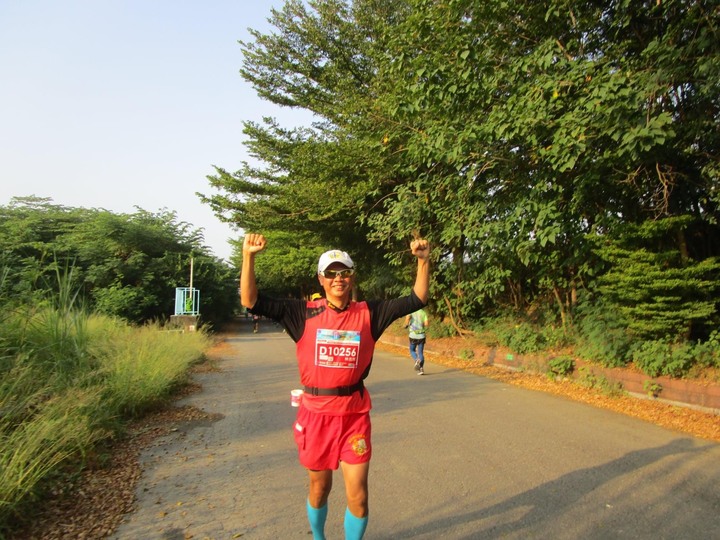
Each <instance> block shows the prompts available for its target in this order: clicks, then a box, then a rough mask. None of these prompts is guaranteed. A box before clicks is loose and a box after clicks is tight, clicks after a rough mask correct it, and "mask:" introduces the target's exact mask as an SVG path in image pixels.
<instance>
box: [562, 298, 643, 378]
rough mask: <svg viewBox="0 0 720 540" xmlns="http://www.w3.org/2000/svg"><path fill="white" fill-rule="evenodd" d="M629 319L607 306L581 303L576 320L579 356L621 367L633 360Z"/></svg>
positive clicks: (604, 304) (609, 365) (587, 302)
mask: <svg viewBox="0 0 720 540" xmlns="http://www.w3.org/2000/svg"><path fill="white" fill-rule="evenodd" d="M627 324H628V323H627V320H626V319H625V318H624V316H623V315H622V313H620V312H619V311H618V310H617V309H614V308H613V307H610V306H608V305H607V304H606V303H603V302H597V303H592V302H590V301H587V300H586V301H584V302H581V303H580V304H579V306H578V315H577V319H576V333H577V335H576V344H575V347H576V349H575V350H576V351H577V353H578V355H579V356H581V357H583V358H587V359H588V360H592V361H594V362H599V363H600V364H602V365H604V366H607V367H621V366H624V365H626V364H627V363H628V362H629V361H630V358H629V351H630V347H631V345H632V339H631V338H630V336H629V335H628V332H627Z"/></svg>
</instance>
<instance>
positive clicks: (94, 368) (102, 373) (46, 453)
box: [0, 283, 210, 538]
mask: <svg viewBox="0 0 720 540" xmlns="http://www.w3.org/2000/svg"><path fill="white" fill-rule="evenodd" d="M65 286H67V283H66V284H65ZM62 289H63V288H62V287H61V291H62ZM0 293H1V290H0ZM0 303H2V304H4V306H0V307H7V309H0V311H1V312H2V316H1V317H0V538H2V536H3V530H5V531H7V530H8V527H9V526H10V523H11V522H13V521H15V520H20V521H22V519H23V514H24V513H25V512H26V510H27V509H28V508H29V506H28V505H29V503H30V502H32V501H34V500H36V499H37V498H38V497H42V496H43V494H44V492H45V490H46V489H47V488H48V487H49V479H54V478H58V473H59V471H60V470H62V471H65V472H68V470H75V471H78V470H80V469H81V468H82V466H83V456H86V455H87V454H88V453H89V452H90V451H91V450H92V449H93V448H94V447H95V446H96V445H97V444H98V443H99V442H100V441H102V440H105V439H108V438H110V437H113V436H114V435H116V434H117V432H118V431H119V430H121V429H122V425H123V422H124V421H125V420H127V419H129V418H131V417H133V416H137V415H139V414H141V413H142V412H144V411H146V410H147V409H149V408H151V407H155V406H157V405H158V404H161V403H163V402H164V401H165V400H166V399H167V398H168V396H169V395H170V394H171V393H172V390H173V389H174V388H175V387H176V386H177V385H178V384H180V383H182V382H184V381H185V379H186V377H187V373H188V368H189V367H190V366H191V364H192V363H193V362H195V361H197V360H199V359H200V358H201V357H202V354H203V351H205V350H206V349H207V348H208V346H209V345H210V340H209V338H208V336H207V335H206V334H205V333H203V332H192V333H180V332H167V331H164V329H163V328H162V327H161V326H160V325H150V326H145V327H140V328H138V327H132V326H130V325H128V324H126V323H124V322H122V321H120V320H116V319H111V318H108V317H105V316H100V315H94V314H88V313H86V312H85V311H84V310H83V309H82V307H81V306H79V305H77V303H76V298H75V297H74V296H71V295H67V294H65V293H62V292H61V293H60V294H59V295H58V297H57V298H54V299H52V301H48V302H45V303H42V304H41V305H39V306H14V307H9V303H5V302H2V295H1V294H0Z"/></svg>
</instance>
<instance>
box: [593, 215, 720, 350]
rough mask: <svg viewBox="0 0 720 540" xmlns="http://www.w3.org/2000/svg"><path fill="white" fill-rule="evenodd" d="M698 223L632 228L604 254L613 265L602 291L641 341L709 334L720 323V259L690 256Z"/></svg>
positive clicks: (609, 242) (602, 282) (602, 281)
mask: <svg viewBox="0 0 720 540" xmlns="http://www.w3.org/2000/svg"><path fill="white" fill-rule="evenodd" d="M692 224H693V220H692V219H691V218H689V216H685V217H681V218H672V219H670V218H668V219H664V220H657V221H654V222H646V223H643V224H642V225H640V226H631V225H628V226H626V227H625V228H624V230H623V233H622V235H621V236H620V237H619V238H618V239H617V240H615V241H612V240H610V239H607V240H606V243H605V245H603V246H602V247H601V248H599V250H598V251H599V253H600V254H601V256H602V257H603V258H604V259H605V260H606V261H607V262H608V264H609V270H608V271H607V272H606V273H605V274H604V275H603V276H602V277H601V279H600V280H599V287H598V291H599V292H600V294H601V295H602V296H603V298H604V299H605V300H606V301H607V302H609V303H610V305H612V306H614V307H615V308H616V309H617V310H618V311H619V312H620V313H621V314H622V316H623V317H624V319H625V320H626V321H627V325H628V330H629V331H630V332H631V333H632V334H633V335H634V336H636V337H639V338H640V339H645V340H648V339H649V340H652V339H663V338H666V337H670V338H672V339H676V338H677V337H678V336H682V337H686V338H689V337H691V336H692V335H693V334H695V335H702V334H705V335H707V331H708V327H709V326H714V325H716V324H717V322H718V321H719V320H720V318H719V317H718V312H717V294H718V291H719V290H720V258H718V257H709V258H706V259H703V260H700V261H695V260H693V259H692V258H690V256H689V253H688V252H687V250H688V248H687V241H686V235H687V234H688V233H689V232H690V230H692V228H691V227H692ZM693 330H694V332H693Z"/></svg>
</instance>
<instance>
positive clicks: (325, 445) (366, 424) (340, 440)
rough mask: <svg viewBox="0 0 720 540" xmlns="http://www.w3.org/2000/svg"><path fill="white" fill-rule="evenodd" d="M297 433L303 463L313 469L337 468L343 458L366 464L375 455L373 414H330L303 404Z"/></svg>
mask: <svg viewBox="0 0 720 540" xmlns="http://www.w3.org/2000/svg"><path fill="white" fill-rule="evenodd" d="M293 433H294V435H295V443H296V444H297V447H298V455H299V457H300V463H301V464H302V466H303V467H305V468H307V469H311V470H313V471H324V470H328V469H330V470H336V469H337V468H338V466H339V465H340V462H341V461H344V462H345V463H350V464H358V463H366V462H368V461H370V456H371V455H372V444H371V442H370V413H366V412H365V413H360V414H349V415H346V416H328V415H325V414H316V413H313V412H310V411H308V410H307V409H306V408H305V407H303V406H302V405H301V406H300V409H299V410H298V414H297V419H296V420H295V424H294V425H293Z"/></svg>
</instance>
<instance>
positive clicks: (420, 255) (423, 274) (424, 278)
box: [410, 238, 430, 304]
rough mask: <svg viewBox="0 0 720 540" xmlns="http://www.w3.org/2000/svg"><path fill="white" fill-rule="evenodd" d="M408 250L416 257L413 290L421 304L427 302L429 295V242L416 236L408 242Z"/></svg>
mask: <svg viewBox="0 0 720 540" xmlns="http://www.w3.org/2000/svg"><path fill="white" fill-rule="evenodd" d="M410 251H411V252H412V254H413V255H415V257H417V262H418V267H417V275H416V276H415V285H413V292H414V293H415V295H416V296H417V297H418V298H419V299H420V300H422V302H423V304H427V301H428V298H429V295H430V243H429V242H428V241H427V240H425V239H423V238H418V239H416V240H413V241H412V242H410Z"/></svg>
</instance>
